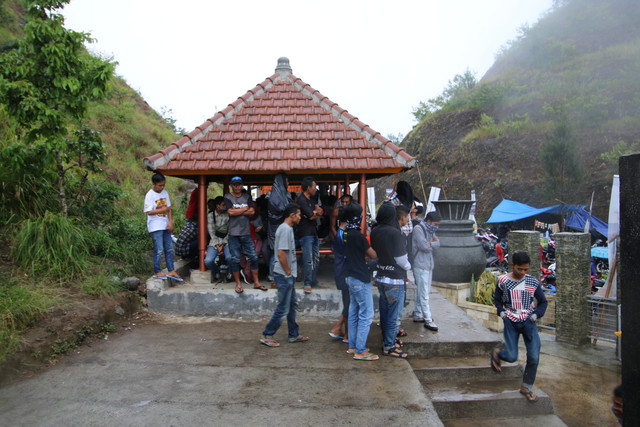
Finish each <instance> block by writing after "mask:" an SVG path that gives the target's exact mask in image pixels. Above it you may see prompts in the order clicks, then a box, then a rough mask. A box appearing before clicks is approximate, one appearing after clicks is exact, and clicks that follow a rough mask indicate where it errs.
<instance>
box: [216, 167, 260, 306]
mask: <svg viewBox="0 0 640 427" xmlns="http://www.w3.org/2000/svg"><path fill="white" fill-rule="evenodd" d="M242 184H243V182H242V178H240V177H239V176H234V177H233V178H231V193H227V194H225V196H224V202H225V204H226V206H227V213H228V214H229V226H228V232H227V234H228V235H229V253H230V255H231V262H230V267H231V274H232V275H233V278H234V279H235V281H236V293H238V294H241V293H243V292H244V289H242V283H241V282H240V252H242V253H243V254H244V255H245V256H246V257H247V259H248V260H249V264H250V267H251V274H252V276H253V289H260V290H261V291H266V290H267V287H266V286H262V285H261V284H260V281H259V279H258V254H256V246H255V244H254V243H253V240H252V239H251V228H250V221H249V218H251V217H252V216H253V215H255V213H256V211H255V209H254V208H253V200H251V195H250V194H249V193H245V192H243V191H242Z"/></svg>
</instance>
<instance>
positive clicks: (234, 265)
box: [227, 234, 258, 273]
mask: <svg viewBox="0 0 640 427" xmlns="http://www.w3.org/2000/svg"><path fill="white" fill-rule="evenodd" d="M227 246H229V253H230V255H231V259H229V260H228V264H229V268H230V269H231V272H232V273H235V272H238V271H240V253H241V252H242V253H243V254H244V255H245V256H246V257H247V259H248V260H249V264H250V265H251V270H257V269H258V255H257V254H256V246H255V244H254V243H253V240H252V239H251V235H250V234H247V235H246V236H229V243H228V244H227Z"/></svg>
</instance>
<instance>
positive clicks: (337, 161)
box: [144, 58, 416, 271]
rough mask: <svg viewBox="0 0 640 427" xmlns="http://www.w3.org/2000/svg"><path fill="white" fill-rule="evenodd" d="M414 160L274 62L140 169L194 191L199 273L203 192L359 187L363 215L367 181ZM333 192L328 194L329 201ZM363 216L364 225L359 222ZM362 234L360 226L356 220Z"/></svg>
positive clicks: (203, 232) (280, 61) (203, 237)
mask: <svg viewBox="0 0 640 427" xmlns="http://www.w3.org/2000/svg"><path fill="white" fill-rule="evenodd" d="M415 162H416V159H415V158H414V157H412V156H410V155H409V154H407V153H406V152H405V151H404V150H402V149H400V148H399V147H398V146H396V145H395V144H393V143H392V142H391V141H389V140H388V139H387V138H385V137H384V136H382V135H381V134H380V133H379V132H376V131H374V130H373V129H371V128H370V127H369V126H368V125H366V124H364V123H363V122H361V121H360V120H358V118H357V117H355V116H353V115H352V114H350V113H349V112H347V110H345V109H343V108H341V107H339V106H338V104H336V103H335V102H332V101H331V100H330V99H328V98H327V97H326V96H324V95H322V94H321V93H320V92H318V91H317V90H315V89H313V88H312V87H311V86H309V85H308V84H306V83H304V82H303V81H302V80H300V79H299V78H297V77H295V76H294V75H293V74H292V72H291V67H290V65H289V60H288V59H287V58H279V59H278V65H277V67H276V70H275V74H273V75H272V76H271V77H268V78H267V79H266V80H265V81H263V82H262V83H260V84H258V85H257V86H256V87H254V88H253V89H251V90H249V91H248V92H247V93H245V94H244V95H242V96H241V97H239V98H238V99H237V100H236V101H235V102H233V103H232V104H230V105H229V106H228V107H227V108H225V109H223V110H222V111H219V112H218V113H216V114H215V115H214V116H213V117H211V118H210V119H208V120H207V121H205V122H204V123H203V124H202V125H200V126H198V127H196V128H195V129H194V130H193V131H191V132H190V133H189V134H187V135H185V136H183V137H182V138H180V139H179V140H177V141H175V142H174V143H172V144H171V145H170V146H168V147H167V148H165V149H163V150H160V151H159V152H158V153H156V154H154V155H152V156H149V157H147V158H145V159H144V165H145V167H146V168H147V169H149V170H152V171H158V172H161V173H162V174H164V175H167V176H175V177H180V178H183V179H190V180H193V181H195V182H196V183H197V184H198V196H199V203H198V209H199V212H198V228H199V233H200V234H199V242H198V243H199V251H200V257H199V258H200V271H205V266H204V254H205V252H206V233H207V226H206V221H207V215H206V189H207V185H208V184H209V183H211V182H218V183H221V184H222V185H223V188H224V189H225V191H226V189H228V185H229V180H230V179H231V177H233V176H235V175H240V176H242V177H243V179H244V181H245V183H246V184H247V185H249V186H261V185H271V184H272V183H273V178H274V176H275V175H276V174H277V173H279V172H285V173H286V174H287V176H288V177H289V183H290V184H296V183H299V182H300V181H301V180H302V178H304V177H305V176H313V177H315V179H316V182H318V183H319V184H327V185H329V188H330V191H331V192H332V194H336V195H337V196H338V197H339V196H341V195H342V194H343V191H344V192H345V193H348V192H349V184H350V183H352V182H358V183H359V184H360V185H359V194H358V197H357V198H358V200H359V201H360V203H361V204H362V206H363V209H365V212H364V214H366V194H367V192H366V180H367V178H378V177H381V176H386V175H391V174H395V173H398V172H402V171H405V170H407V169H410V168H412V167H413V166H414V165H415ZM334 191H335V193H334ZM364 214H363V218H364V217H365V215H364ZM363 226H364V219H363Z"/></svg>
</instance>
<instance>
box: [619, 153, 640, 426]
mask: <svg viewBox="0 0 640 427" xmlns="http://www.w3.org/2000/svg"><path fill="white" fill-rule="evenodd" d="M619 170H620V246H619V248H620V270H619V271H620V276H619V277H620V282H619V285H618V288H619V290H620V293H619V296H620V301H622V331H623V332H622V388H623V390H624V391H623V394H624V397H623V401H624V402H623V406H624V425H625V426H637V425H640V365H639V364H638V354H640V310H638V305H639V304H640V263H639V262H638V260H639V259H640V221H638V214H639V213H640V154H631V155H627V156H622V157H620V161H619Z"/></svg>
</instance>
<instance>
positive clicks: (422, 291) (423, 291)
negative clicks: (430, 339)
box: [411, 212, 442, 331]
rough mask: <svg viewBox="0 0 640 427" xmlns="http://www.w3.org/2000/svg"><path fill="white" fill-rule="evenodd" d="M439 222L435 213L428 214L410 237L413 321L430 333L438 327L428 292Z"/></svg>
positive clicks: (436, 246)
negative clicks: (413, 292) (415, 291)
mask: <svg viewBox="0 0 640 427" xmlns="http://www.w3.org/2000/svg"><path fill="white" fill-rule="evenodd" d="M440 221H442V217H440V215H439V214H438V213H437V212H429V213H428V214H427V218H426V220H425V221H422V222H420V223H419V224H418V225H417V226H416V227H415V228H414V229H413V233H412V236H411V247H412V252H413V261H412V266H413V276H414V277H415V280H416V286H417V287H418V294H417V297H416V311H415V312H414V314H413V321H414V322H424V327H425V328H427V329H429V330H431V331H437V330H438V325H436V324H435V323H434V322H433V318H432V317H431V309H430V307H429V292H431V282H432V280H433V267H434V265H433V251H434V250H437V249H438V248H439V247H440V241H439V240H438V237H437V236H436V231H437V230H438V226H439V225H440Z"/></svg>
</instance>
